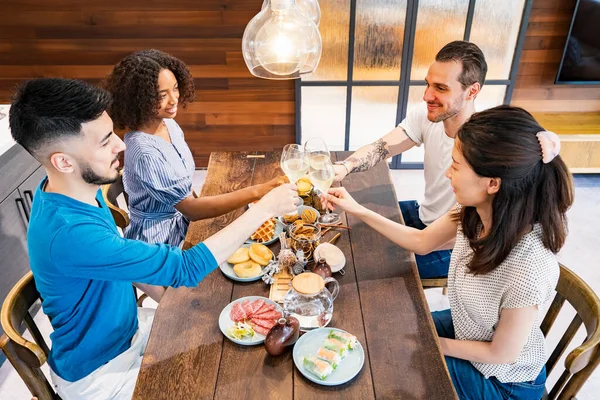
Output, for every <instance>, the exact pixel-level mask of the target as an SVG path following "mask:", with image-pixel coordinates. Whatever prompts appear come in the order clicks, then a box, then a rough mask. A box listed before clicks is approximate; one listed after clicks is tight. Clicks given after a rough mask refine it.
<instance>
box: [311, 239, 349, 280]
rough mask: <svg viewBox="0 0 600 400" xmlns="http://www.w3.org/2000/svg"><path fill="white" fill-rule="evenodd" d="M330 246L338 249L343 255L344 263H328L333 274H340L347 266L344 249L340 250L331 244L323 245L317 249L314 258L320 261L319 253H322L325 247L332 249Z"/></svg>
mask: <svg viewBox="0 0 600 400" xmlns="http://www.w3.org/2000/svg"><path fill="white" fill-rule="evenodd" d="M330 246H333V247H336V248H337V249H338V250H339V251H340V253H341V254H342V262H341V263H339V264H336V265H333V264H329V262H327V264H329V266H330V267H331V272H333V273H335V272H339V271H341V270H342V269H343V268H344V267H345V266H346V256H345V255H344V252H343V251H342V249H340V248H339V247H337V246H336V245H334V244H331V243H321V244H320V245H318V246H317V248H316V249H315V254H314V257H313V258H314V259H315V260H318V259H319V253H320V252H321V249H322V248H323V247H330ZM326 261H327V260H326Z"/></svg>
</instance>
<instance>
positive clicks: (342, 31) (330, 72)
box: [302, 0, 350, 81]
mask: <svg viewBox="0 0 600 400" xmlns="http://www.w3.org/2000/svg"><path fill="white" fill-rule="evenodd" d="M319 5H320V7H321V23H320V24H319V32H321V39H322V40H323V53H322V55H321V61H320V62H319V65H318V66H317V69H316V71H315V72H313V73H312V74H307V75H303V76H302V80H306V81H327V80H329V81H334V80H336V81H345V80H347V78H348V29H349V28H348V27H349V26H350V0H327V1H320V2H319Z"/></svg>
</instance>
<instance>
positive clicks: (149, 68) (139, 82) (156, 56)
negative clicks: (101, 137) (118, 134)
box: [103, 49, 195, 130]
mask: <svg viewBox="0 0 600 400" xmlns="http://www.w3.org/2000/svg"><path fill="white" fill-rule="evenodd" d="M163 69H168V70H170V71H171V72H172V73H173V75H175V79H177V83H178V84H179V103H178V104H179V106H181V107H183V108H185V106H186V104H187V103H191V102H193V101H194V97H195V90H194V79H193V78H192V74H191V73H190V70H189V69H188V67H187V66H186V65H185V64H184V63H183V61H181V60H179V59H178V58H175V57H173V56H171V55H170V54H167V53H165V52H163V51H160V50H153V49H151V50H142V51H137V52H135V53H132V54H130V55H128V56H127V57H125V58H124V59H122V60H121V61H119V63H118V64H117V65H116V66H115V68H114V69H113V71H112V73H111V74H110V75H108V76H107V77H106V80H105V81H104V83H103V86H104V87H105V88H106V90H108V91H109V92H110V93H111V94H112V97H113V103H112V105H111V107H110V108H109V109H108V113H109V115H110V116H111V118H112V119H113V122H114V124H115V126H116V127H117V128H118V129H130V130H137V129H140V128H141V127H143V126H144V125H146V124H147V123H148V122H150V120H151V119H152V118H153V117H154V116H156V115H157V113H158V109H159V108H160V98H159V94H158V74H159V73H160V71H162V70H163Z"/></svg>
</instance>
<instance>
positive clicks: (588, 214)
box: [0, 170, 600, 400]
mask: <svg viewBox="0 0 600 400" xmlns="http://www.w3.org/2000/svg"><path fill="white" fill-rule="evenodd" d="M205 176H206V171H197V172H196V175H195V177H194V188H195V189H196V192H199V189H200V187H201V186H202V183H203V182H204V178H205ZM392 180H393V182H394V186H395V188H396V193H397V196H398V200H410V199H419V198H420V196H421V195H422V193H423V172H422V171H407V170H402V171H392ZM575 183H576V197H575V205H574V206H573V208H572V209H571V210H570V211H569V214H568V216H569V228H570V234H569V237H568V239H567V243H566V245H565V246H564V248H563V249H562V250H561V252H560V253H559V254H558V259H559V261H560V262H562V263H563V264H565V265H566V266H568V267H569V268H571V269H572V270H574V271H575V272H576V273H577V274H578V275H579V276H581V277H582V278H583V279H584V280H585V281H586V282H587V283H588V284H589V285H590V286H591V287H592V289H594V290H595V291H596V293H600V268H598V267H599V266H600V265H599V263H598V260H599V259H600V245H599V244H600V242H599V241H598V238H599V237H600V176H599V175H580V176H578V177H576V178H575ZM425 293H426V296H427V300H428V302H429V306H430V308H431V310H440V309H445V308H448V300H447V297H446V296H443V295H442V293H441V290H439V289H429V290H426V291H425ZM151 303H152V302H151V301H147V302H146V303H144V305H145V306H155V304H151ZM572 316H573V311H572V310H565V311H564V312H562V313H561V315H560V316H559V318H558V320H557V322H556V323H555V329H554V330H553V331H551V332H550V335H549V337H548V348H549V349H553V348H554V346H555V345H556V343H557V342H558V340H559V338H560V336H561V335H562V333H563V332H564V330H565V329H566V327H567V326H568V324H569V323H570V320H571V318H572ZM36 322H37V323H38V324H39V325H40V327H41V330H42V333H43V334H44V335H46V337H47V336H48V334H49V333H50V331H51V329H50V326H49V323H48V320H47V318H45V317H44V316H43V314H42V313H41V312H40V313H38V315H37V317H36ZM584 337H585V332H584V331H583V329H581V330H580V331H579V332H578V334H577V336H576V339H575V340H574V342H577V343H581V341H582V340H583V338H584ZM574 346H575V345H572V346H571V348H572V347H574ZM569 349H570V348H569ZM562 365H563V364H562V361H560V362H559V363H558V366H557V369H558V371H557V372H556V371H555V373H553V374H552V375H550V377H549V383H550V384H551V383H553V382H554V381H555V380H556V379H557V378H558V375H560V373H562V369H561V368H560V366H562ZM45 367H46V368H45V372H46V373H47V366H45ZM599 392H600V369H598V370H597V371H596V372H595V373H594V375H592V377H591V378H590V379H589V380H588V382H587V383H586V385H585V386H584V387H583V389H582V391H581V392H580V393H579V395H578V396H577V398H578V399H579V400H588V399H589V400H592V399H596V398H598V393H599ZM594 393H596V395H594ZM30 398H31V396H30V395H29V392H28V390H27V388H26V387H25V385H24V384H23V382H22V381H21V380H20V378H19V376H18V375H17V374H16V372H15V371H14V370H13V369H12V367H11V366H10V363H8V362H5V363H4V364H3V365H2V367H0V400H22V399H30Z"/></svg>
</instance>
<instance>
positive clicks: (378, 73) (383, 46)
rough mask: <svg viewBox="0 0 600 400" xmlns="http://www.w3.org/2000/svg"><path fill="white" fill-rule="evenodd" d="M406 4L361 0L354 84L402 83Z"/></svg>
mask: <svg viewBox="0 0 600 400" xmlns="http://www.w3.org/2000/svg"><path fill="white" fill-rule="evenodd" d="M405 19H406V0H357V2H356V29H355V34H354V38H355V43H354V74H353V78H352V79H354V80H399V79H400V61H401V59H402V42H403V39H404V25H405Z"/></svg>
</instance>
